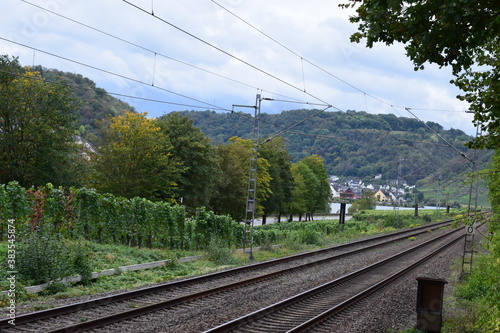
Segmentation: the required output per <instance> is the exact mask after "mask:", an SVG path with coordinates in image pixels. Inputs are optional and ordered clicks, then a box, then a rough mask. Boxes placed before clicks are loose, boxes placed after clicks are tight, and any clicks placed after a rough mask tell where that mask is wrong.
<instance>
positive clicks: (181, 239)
mask: <svg viewBox="0 0 500 333" xmlns="http://www.w3.org/2000/svg"><path fill="white" fill-rule="evenodd" d="M14 202H16V205H13V203H14ZM0 203H1V204H2V206H3V207H6V208H7V210H6V213H5V214H1V215H0V223H1V226H2V227H3V226H7V220H8V219H11V218H12V217H14V219H15V221H14V224H15V229H16V234H19V235H28V236H26V237H32V236H30V235H33V233H36V232H37V230H43V231H44V232H45V234H44V237H46V238H47V237H49V236H52V235H57V236H58V237H61V238H66V239H80V238H84V239H86V240H91V241H95V242H98V243H107V244H123V245H128V246H139V247H149V248H169V249H203V248H205V247H206V246H207V245H208V244H209V243H210V240H212V239H214V238H222V239H224V242H226V244H227V246H235V245H236V244H240V242H241V239H242V237H243V231H242V226H241V225H239V224H238V223H236V222H234V220H233V219H231V218H230V217H229V216H221V215H216V214H214V213H213V212H210V211H207V210H206V209H204V208H200V209H199V210H198V212H197V214H196V216H195V218H193V219H187V215H186V210H185V208H184V207H183V206H178V205H172V204H170V203H168V202H163V201H150V200H147V199H144V198H139V197H134V198H131V199H127V198H124V197H117V196H114V195H111V194H101V193H99V192H97V191H96V190H94V189H88V188H79V189H74V188H72V189H70V190H67V189H64V188H61V187H58V188H54V186H52V184H47V185H46V186H42V187H39V188H37V189H34V188H30V189H28V190H26V189H25V188H23V187H21V186H20V185H19V184H18V183H15V182H12V183H9V184H7V185H1V186H0ZM0 231H1V233H0V241H2V240H3V239H5V238H6V233H7V232H6V230H5V228H4V229H0ZM23 237H24V236H23ZM33 237H35V236H33ZM19 240H20V241H22V240H23V239H22V238H21V239H19ZM33 244H38V243H36V242H35V243H33ZM77 263H78V265H79V266H80V267H84V266H85V261H84V258H81V257H79V259H78V260H77Z"/></svg>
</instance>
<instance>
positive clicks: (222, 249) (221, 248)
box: [206, 239, 239, 265]
mask: <svg viewBox="0 0 500 333" xmlns="http://www.w3.org/2000/svg"><path fill="white" fill-rule="evenodd" d="M226 244H227V243H226V242H224V241H222V240H220V239H215V240H212V241H211V242H210V244H209V245H208V247H207V248H206V251H207V259H208V260H210V261H211V262H213V263H214V264H216V265H236V264H238V263H239V260H238V259H237V258H235V257H234V256H233V251H232V250H231V249H230V248H229V247H227V245H226Z"/></svg>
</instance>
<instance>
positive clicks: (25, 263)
mask: <svg viewBox="0 0 500 333" xmlns="http://www.w3.org/2000/svg"><path fill="white" fill-rule="evenodd" d="M23 238H24V240H23V241H22V242H20V243H19V245H18V251H17V256H18V257H17V260H16V268H17V270H18V271H19V275H20V277H21V281H23V282H25V283H27V284H42V283H47V282H49V281H57V280H59V279H61V278H64V277H66V276H71V275H75V274H80V275H81V276H82V279H83V282H88V281H89V280H90V274H91V269H90V264H89V261H88V255H87V253H86V252H85V251H84V248H83V247H81V246H77V247H70V246H68V245H67V243H66V242H65V241H64V240H62V239H60V238H59V237H57V236H54V235H51V234H49V233H47V232H44V231H42V230H40V231H36V232H30V233H28V234H27V235H25V237H23Z"/></svg>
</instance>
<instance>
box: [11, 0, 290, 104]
mask: <svg viewBox="0 0 500 333" xmlns="http://www.w3.org/2000/svg"><path fill="white" fill-rule="evenodd" d="M21 1H23V2H24V3H26V4H28V5H31V6H34V7H36V8H39V9H41V10H44V11H46V12H48V13H51V14H53V15H56V16H59V17H61V18H63V19H65V20H68V21H70V22H73V23H75V24H78V25H81V26H83V27H85V28H88V29H90V30H93V31H96V32H98V33H101V34H103V35H106V36H108V37H111V38H113V39H116V40H118V41H121V42H123V43H126V44H129V45H132V46H134V47H137V48H139V49H141V50H144V51H146V52H149V53H151V54H154V57H155V64H156V57H157V56H159V57H162V58H165V59H168V60H171V61H174V62H177V63H179V64H182V65H184V66H188V67H191V68H194V69H196V70H199V71H202V72H205V73H208V74H210V75H214V76H217V77H220V78H223V79H225V80H228V81H231V82H234V83H238V84H240V85H242V86H246V87H249V88H252V89H256V90H261V91H266V92H268V93H270V94H273V95H276V96H281V97H285V98H290V99H291V98H292V97H288V96H284V95H281V94H279V93H276V92H273V91H269V90H265V89H260V88H258V87H256V86H253V85H251V84H248V83H245V82H243V81H240V80H236V79H234V78H231V77H228V76H225V75H222V74H219V73H216V72H213V71H210V70H208V69H206V68H202V67H199V66H195V65H193V64H190V63H188V62H185V61H182V60H179V59H176V58H173V57H171V56H168V55H166V54H164V53H162V52H159V51H158V50H153V49H150V48H148V47H145V46H142V45H140V44H137V43H134V42H131V41H129V40H127V39H125V38H122V37H119V36H116V35H114V34H111V33H108V32H106V31H104V30H102V29H98V28H95V27H93V26H91V25H89V24H86V23H83V22H80V21H78V20H75V19H73V18H70V17H68V16H65V15H62V14H59V13H57V12H54V11H52V10H50V9H48V8H44V7H42V6H39V5H37V4H34V3H32V2H29V1H27V0H21ZM153 72H154V71H153ZM153 75H154V74H153ZM153 85H154V81H153Z"/></svg>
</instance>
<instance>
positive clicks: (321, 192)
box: [300, 155, 331, 216]
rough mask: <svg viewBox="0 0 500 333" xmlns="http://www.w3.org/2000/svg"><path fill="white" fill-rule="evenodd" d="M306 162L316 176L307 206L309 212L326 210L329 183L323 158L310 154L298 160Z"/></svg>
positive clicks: (328, 201) (329, 197) (329, 199)
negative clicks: (309, 202) (315, 182)
mask: <svg viewBox="0 0 500 333" xmlns="http://www.w3.org/2000/svg"><path fill="white" fill-rule="evenodd" d="M300 162H301V163H304V164H306V165H307V166H308V167H309V168H310V169H311V171H312V172H313V173H314V175H315V176H316V178H317V184H315V186H316V188H315V190H314V192H313V193H311V196H312V197H311V200H312V201H311V205H310V206H309V211H308V212H309V213H310V214H311V216H312V214H314V213H316V212H328V211H329V206H328V204H329V203H330V201H331V192H330V183H329V181H328V174H327V172H326V169H325V165H324V163H323V158H322V157H320V156H318V155H311V156H309V157H306V158H304V159H302V160H301V161H300Z"/></svg>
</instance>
